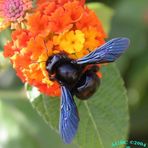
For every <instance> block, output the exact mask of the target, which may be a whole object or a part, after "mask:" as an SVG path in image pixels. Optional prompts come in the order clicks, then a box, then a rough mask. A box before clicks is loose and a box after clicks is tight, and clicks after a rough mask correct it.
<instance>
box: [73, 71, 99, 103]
mask: <svg viewBox="0 0 148 148" xmlns="http://www.w3.org/2000/svg"><path fill="white" fill-rule="evenodd" d="M99 85H100V79H99V78H98V76H97V75H96V73H95V72H94V71H92V70H88V71H86V72H85V73H84V74H83V75H82V77H81V79H80V81H79V82H78V84H77V85H76V87H75V90H74V94H75V95H76V96H77V97H78V98H79V99H80V100H86V99H89V98H90V97H91V96H92V95H93V94H94V93H95V91H96V89H97V87H99Z"/></svg>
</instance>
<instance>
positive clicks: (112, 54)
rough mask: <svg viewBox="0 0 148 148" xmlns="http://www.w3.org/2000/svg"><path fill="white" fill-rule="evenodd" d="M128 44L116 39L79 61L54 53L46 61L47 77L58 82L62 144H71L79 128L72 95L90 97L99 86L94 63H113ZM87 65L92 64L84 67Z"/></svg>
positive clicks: (127, 41) (126, 40) (125, 41)
mask: <svg viewBox="0 0 148 148" xmlns="http://www.w3.org/2000/svg"><path fill="white" fill-rule="evenodd" d="M128 47H129V39H127V38H115V39H112V40H110V41H108V42H107V43H105V44H104V45H103V46H101V47H98V48H96V49H95V50H94V51H92V52H90V53H89V54H88V55H86V56H84V57H83V58H80V59H78V60H73V59H70V58H68V57H67V56H66V54H56V55H53V56H51V57H49V58H48V60H47V61H46V70H47V72H48V74H49V78H50V79H52V80H56V81H58V82H59V84H60V85H61V108H60V120H59V131H60V135H61V137H62V139H63V141H64V142H65V143H71V141H72V139H73V138H74V136H75V134H76V132H77V129H78V123H79V116H78V111H77V107H76V104H75V102H74V99H73V96H74V95H75V96H76V97H77V98H79V99H81V100H86V99H88V98H90V97H91V96H92V95H93V94H94V93H95V91H96V89H97V87H99V85H100V79H99V78H98V76H97V75H96V72H97V70H98V69H97V68H98V67H97V66H96V64H101V63H110V62H114V61H115V60H116V59H117V58H118V57H120V55H122V54H123V53H124V52H125V50H126V49H127V48H128ZM87 65H92V66H90V68H88V69H87V70H84V69H86V66H87Z"/></svg>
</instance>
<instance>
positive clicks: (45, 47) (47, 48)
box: [44, 40, 49, 57]
mask: <svg viewBox="0 0 148 148" xmlns="http://www.w3.org/2000/svg"><path fill="white" fill-rule="evenodd" d="M44 46H45V49H46V53H47V57H49V55H48V48H47V46H46V43H45V40H44Z"/></svg>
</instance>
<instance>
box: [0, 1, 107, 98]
mask: <svg viewBox="0 0 148 148" xmlns="http://www.w3.org/2000/svg"><path fill="white" fill-rule="evenodd" d="M10 2H11V4H10ZM84 3H85V1H84V0H38V1H37V3H36V6H35V7H34V8H33V6H32V1H31V0H3V1H2V0H0V7H1V8H0V12H1V13H0V16H1V18H2V20H3V21H2V23H1V24H3V28H5V27H6V26H7V25H8V24H13V25H12V28H15V30H13V31H12V35H11V36H12V40H11V41H9V42H8V43H7V44H6V45H5V47H4V56H5V57H9V58H10V60H11V62H12V64H13V67H14V69H15V70H16V73H17V75H18V76H19V77H20V79H21V80H22V81H23V82H27V83H29V84H30V85H33V86H35V87H37V88H38V89H39V90H40V91H41V92H42V93H45V94H47V95H49V96H59V95H60V86H59V84H58V83H57V82H56V81H51V80H50V78H49V75H48V73H47V71H46V61H47V59H48V57H49V56H52V55H53V54H57V53H65V54H66V55H67V56H68V57H69V58H72V59H78V58H81V57H83V56H85V55H87V54H88V53H89V52H91V51H93V50H94V49H95V48H96V47H98V46H101V45H102V44H104V42H105V40H104V39H105V38H106V34H105V32H104V30H103V28H102V25H101V22H100V20H99V19H98V17H97V16H96V14H95V13H94V12H93V11H92V10H90V9H89V8H88V7H87V6H85V5H84ZM4 26H5V27H4ZM1 28H2V27H1Z"/></svg>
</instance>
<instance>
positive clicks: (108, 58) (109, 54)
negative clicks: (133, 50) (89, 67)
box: [76, 38, 130, 64]
mask: <svg viewBox="0 0 148 148" xmlns="http://www.w3.org/2000/svg"><path fill="white" fill-rule="evenodd" d="M129 43H130V41H129V39H128V38H115V39H112V40H110V41H108V42H107V43H105V44H104V45H103V46H101V47H98V48H96V50H94V51H93V52H91V53H89V54H88V55H86V56H84V57H83V58H81V59H78V60H77V61H76V63H77V64H99V63H109V62H113V61H115V60H116V59H117V58H118V57H120V55H121V54H123V53H124V52H125V50H126V49H127V48H128V47H129Z"/></svg>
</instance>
